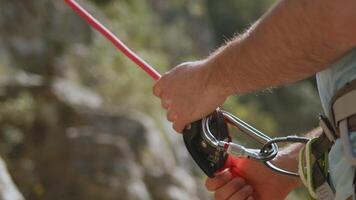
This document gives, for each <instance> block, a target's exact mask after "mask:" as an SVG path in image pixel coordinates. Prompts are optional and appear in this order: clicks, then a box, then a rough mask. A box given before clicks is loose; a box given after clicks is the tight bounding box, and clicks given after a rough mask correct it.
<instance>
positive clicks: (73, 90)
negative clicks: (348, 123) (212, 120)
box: [0, 0, 321, 200]
mask: <svg viewBox="0 0 356 200" xmlns="http://www.w3.org/2000/svg"><path fill="white" fill-rule="evenodd" d="M80 2H81V3H82V4H83V5H84V7H86V8H87V9H89V10H90V12H91V13H93V14H94V15H95V16H97V17H98V18H99V19H100V20H101V21H103V22H104V23H105V24H106V25H108V26H109V27H110V29H111V30H113V32H115V33H116V34H117V35H118V36H119V37H120V38H121V39H122V40H123V41H125V43H127V44H128V45H129V46H130V47H131V48H132V49H134V50H135V51H136V52H137V53H138V54H139V55H140V56H142V57H143V58H144V59H145V60H146V61H147V62H148V63H150V64H151V65H152V66H154V67H155V68H156V69H157V70H158V71H160V72H161V73H164V72H165V71H167V70H169V69H170V68H172V67H174V66H175V65H177V64H179V63H181V62H183V61H190V60H196V59H202V58H204V57H206V56H208V55H209V54H210V53H211V52H212V51H214V49H216V48H218V47H219V46H221V45H222V44H223V43H224V42H225V41H227V40H229V39H231V38H232V37H233V36H234V35H236V34H238V33H239V32H240V33H241V32H243V31H244V30H245V29H246V28H247V27H249V26H250V25H251V24H252V23H253V22H254V21H255V20H256V19H258V18H259V17H260V16H261V15H262V14H263V13H264V12H265V11H266V10H267V9H268V8H269V7H270V5H271V4H272V3H273V0H222V1H217V0H194V1H191V0H169V1H167V0H91V1H89V0H82V1H80ZM152 85H153V81H152V80H151V79H150V78H149V77H148V76H147V75H146V74H145V73H143V72H142V71H141V70H140V69H138V68H137V67H136V66H135V65H134V64H132V63H131V62H130V61H129V60H128V59H126V58H125V57H124V56H122V55H121V54H120V53H119V52H118V51H116V49H115V48H114V47H112V45H111V44H110V43H108V42H107V41H106V40H105V39H104V38H103V37H102V36H100V35H99V34H97V33H96V32H94V31H93V30H92V29H90V28H89V27H88V26H87V25H86V24H85V23H84V22H83V21H82V20H81V19H80V18H78V17H77V15H76V14H75V13H73V12H72V11H71V10H70V9H69V8H68V7H67V6H66V5H65V4H64V3H63V1H60V0H56V1H53V0H34V1H9V0H0V153H1V157H2V159H3V160H4V162H5V163H6V165H7V170H8V172H9V173H10V175H11V178H12V180H13V182H14V184H15V185H16V187H17V189H18V191H19V192H17V191H16V188H15V187H14V185H13V184H12V183H11V181H10V180H9V179H8V175H7V170H6V168H5V166H2V165H0V171H1V172H0V188H5V189H1V190H0V193H2V194H1V195H2V197H3V199H6V200H17V199H22V198H24V199H28V200H37V199H38V200H40V199H45V200H97V199H103V200H114V199H120V200H188V199H189V200H205V199H212V194H211V193H208V192H207V191H206V190H205V188H204V179H205V177H204V175H203V173H202V172H201V171H200V169H198V168H197V166H196V165H195V164H194V163H193V161H192V159H191V158H190V156H189V155H188V152H187V151H186V149H185V147H184V144H183V142H182V138H181V136H180V135H178V134H175V133H174V131H173V130H172V129H171V127H170V124H169V123H168V122H167V121H166V120H165V113H164V111H163V110H162V108H161V107H160V104H159V101H158V99H156V98H154V97H153V95H152V94H151V90H152V89H151V87H152ZM224 107H225V109H226V110H228V111H230V112H232V113H234V114H235V115H237V116H239V117H240V118H242V119H243V120H245V121H247V122H248V123H250V124H252V125H254V126H255V127H257V128H258V129H260V130H262V131H263V132H266V133H267V134H269V135H271V136H281V135H287V134H301V133H303V132H306V131H308V130H310V129H312V128H313V127H315V126H316V124H317V113H319V112H321V107H320V103H319V100H318V94H317V89H316V87H315V83H314V78H311V79H309V80H306V81H303V82H299V83H296V84H293V85H290V86H285V87H282V88H276V89H271V90H268V91H262V92H259V93H257V94H246V95H236V96H233V97H231V98H229V99H228V100H227V102H226V104H225V106H224ZM239 142H242V143H243V144H249V141H243V140H239ZM1 166H2V167H1ZM281 187H283V186H281ZM21 196H23V197H21ZM305 198H306V196H305V193H304V191H303V189H299V190H297V191H295V192H293V194H291V195H290V196H289V197H288V199H305Z"/></svg>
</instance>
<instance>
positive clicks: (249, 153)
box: [202, 110, 278, 161]
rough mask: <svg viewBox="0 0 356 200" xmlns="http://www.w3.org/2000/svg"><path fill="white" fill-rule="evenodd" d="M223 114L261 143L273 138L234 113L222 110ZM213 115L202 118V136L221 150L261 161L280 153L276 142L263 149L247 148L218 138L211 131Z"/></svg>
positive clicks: (227, 119)
mask: <svg viewBox="0 0 356 200" xmlns="http://www.w3.org/2000/svg"><path fill="white" fill-rule="evenodd" d="M221 113H222V115H223V116H224V118H225V120H226V121H227V122H229V123H230V124H232V125H234V126H236V127H237V128H239V129H240V130H241V131H242V132H243V133H245V134H246V135H248V136H250V137H251V138H253V139H255V140H256V141H257V142H259V143H260V144H262V145H264V144H266V143H267V142H268V141H269V140H271V138H269V137H268V136H267V135H265V134H263V133H262V132H260V131H258V130H257V129H255V128H253V127H252V126H250V125H249V124H247V123H245V122H243V121H242V120H240V119H239V118H237V117H235V116H234V115H232V114H230V113H228V112H226V111H222V110H221ZM211 118H212V117H211V116H209V117H206V118H204V119H202V130H203V134H202V138H203V139H204V140H205V141H206V142H208V143H209V144H210V145H212V146H214V147H216V148H217V149H219V150H223V151H225V152H227V153H230V154H233V155H235V156H238V157H248V158H253V159H256V160H260V161H268V160H272V159H273V158H274V157H275V156H276V155H277V153H278V147H277V145H275V144H272V145H270V147H268V148H265V149H264V150H263V151H261V150H260V149H250V148H245V147H244V146H242V145H239V144H235V143H232V142H229V141H220V140H217V139H216V138H215V137H214V135H213V134H212V133H211V131H210V128H209V124H210V120H211Z"/></svg>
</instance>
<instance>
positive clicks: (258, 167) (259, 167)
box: [206, 159, 300, 200]
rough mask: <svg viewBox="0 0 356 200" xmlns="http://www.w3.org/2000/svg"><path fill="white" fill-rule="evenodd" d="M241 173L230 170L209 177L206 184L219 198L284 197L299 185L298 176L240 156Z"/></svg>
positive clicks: (267, 199) (266, 199) (277, 199)
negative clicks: (279, 172) (283, 173)
mask: <svg viewBox="0 0 356 200" xmlns="http://www.w3.org/2000/svg"><path fill="white" fill-rule="evenodd" d="M237 162H238V164H237V165H238V166H237V167H238V168H239V170H240V172H239V176H235V177H233V175H232V174H231V173H230V172H229V171H228V170H226V171H223V172H221V173H219V174H217V176H216V177H214V178H208V179H207V180H206V188H207V189H208V190H209V191H212V192H214V197H215V200H246V199H248V200H252V199H256V200H271V199H273V200H283V199H285V198H286V196H287V195H288V194H289V193H290V192H291V191H292V190H293V189H294V188H295V187H297V186H298V185H299V184H300V182H299V179H298V178H294V177H288V176H285V175H279V174H277V173H275V172H273V171H272V170H270V169H269V168H267V167H266V166H265V165H263V164H262V163H260V162H257V161H254V160H248V159H240V160H238V161H237Z"/></svg>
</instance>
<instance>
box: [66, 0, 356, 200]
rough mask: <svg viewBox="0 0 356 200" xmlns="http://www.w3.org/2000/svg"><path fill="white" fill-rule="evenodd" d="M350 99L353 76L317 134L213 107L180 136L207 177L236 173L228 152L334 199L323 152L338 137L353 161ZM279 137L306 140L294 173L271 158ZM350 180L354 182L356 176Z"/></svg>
mask: <svg viewBox="0 0 356 200" xmlns="http://www.w3.org/2000/svg"><path fill="white" fill-rule="evenodd" d="M64 1H65V2H66V3H67V4H68V5H69V6H70V7H71V8H72V9H73V10H74V11H75V12H76V13H78V15H79V16H81V17H82V18H83V19H84V20H85V21H87V23H88V24H90V25H91V26H92V27H93V28H94V29H96V30H97V31H99V32H100V33H101V34H102V35H103V36H104V37H106V38H107V39H108V40H109V41H110V42H111V43H112V44H113V45H114V46H115V47H116V48H117V49H118V50H120V51H121V52H122V53H123V54H125V55H126V56H127V57H128V58H129V59H130V60H131V61H133V62H134V63H136V64H137V65H138V66H139V67H140V68H141V69H143V70H144V71H145V72H146V73H147V74H148V75H149V76H150V77H151V78H152V79H154V80H158V79H159V78H160V77H161V75H160V74H159V73H158V72H157V71H156V70H154V68H152V67H151V66H150V65H149V64H148V63H146V62H145V61H144V60H142V59H141V58H140V57H139V56H137V55H136V54H135V53H134V52H133V51H131V50H130V49H129V48H128V47H127V46H126V45H125V44H124V43H123V42H122V41H121V40H120V39H119V38H117V37H116V36H115V35H114V34H113V33H112V32H110V31H109V30H108V29H107V28H106V27H105V26H103V25H102V24H101V23H100V22H99V21H97V20H96V19H95V18H94V17H93V16H92V15H90V14H89V13H88V12H87V11H86V10H85V9H84V8H82V7H81V6H80V5H79V4H78V3H77V2H76V1H75V0H64ZM355 102H356V81H353V82H352V83H350V84H348V85H347V86H346V87H344V88H343V89H341V90H340V92H338V94H337V95H335V97H334V98H333V104H332V109H331V114H332V117H331V118H332V120H331V123H330V122H329V121H328V120H327V119H326V118H325V117H323V116H321V117H320V127H322V129H323V134H322V135H321V136H320V137H318V138H313V139H309V138H306V137H299V136H287V137H278V138H273V139H272V138H270V137H268V136H267V135H266V134H264V133H262V132H260V131H258V130H257V129H255V128H253V127H252V126H251V125H249V124H247V123H246V122H244V121H242V120H240V119H239V118H237V117H236V116H234V115H232V114H231V113H228V112H226V111H223V110H221V109H217V110H215V112H213V113H212V114H211V115H209V116H207V117H205V118H203V119H201V120H198V121H196V122H194V123H192V124H191V125H189V126H188V127H187V128H186V129H185V130H184V133H183V139H184V143H185V145H186V147H187V149H188V151H189V153H190V154H191V156H192V157H193V159H194V160H195V162H196V163H197V165H198V166H199V167H200V168H201V169H202V170H203V172H204V173H205V174H206V175H207V176H209V177H214V175H215V174H216V172H219V171H221V170H224V169H226V168H230V170H231V169H232V170H233V171H232V173H233V174H238V171H237V170H238V169H237V168H236V167H234V166H233V164H232V162H233V161H232V159H233V157H232V156H235V157H245V158H250V159H254V160H258V161H260V162H263V163H265V165H266V166H267V167H269V168H270V169H272V170H274V171H276V172H278V173H281V174H284V175H290V176H296V177H298V176H300V178H301V180H302V182H303V183H304V185H305V186H306V187H307V188H308V191H309V192H310V194H311V196H312V197H313V198H317V199H322V200H329V199H330V200H332V199H334V189H333V188H332V186H331V185H330V184H329V181H328V180H329V177H328V160H327V158H328V152H329V151H330V149H331V146H332V145H333V144H334V142H335V140H336V139H337V138H339V137H341V140H342V141H343V143H344V146H345V149H346V151H347V156H348V159H349V160H350V161H351V162H352V163H353V164H354V165H356V152H354V151H353V146H352V141H353V140H356V135H355V136H350V135H349V132H351V131H356V106H355ZM228 125H232V126H233V127H236V128H237V129H239V130H240V132H241V133H243V134H246V135H247V136H249V137H250V138H252V139H253V140H255V141H257V142H258V143H259V144H260V145H261V146H262V147H261V148H260V149H252V148H246V147H244V146H242V145H240V144H237V143H234V142H233V141H232V138H231V136H230V134H229V129H228ZM281 142H283V143H285V142H287V143H304V144H306V145H305V147H304V148H302V149H301V151H300V154H299V165H298V173H296V172H291V171H288V170H284V169H281V168H279V167H277V166H275V165H274V164H273V163H272V162H271V161H272V160H273V158H275V156H276V155H277V154H278V145H277V144H278V143H281ZM354 143H356V142H354ZM354 180H355V181H354V183H355V185H356V176H355V179H354ZM354 199H355V197H354Z"/></svg>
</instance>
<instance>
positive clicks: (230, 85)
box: [154, 0, 356, 132]
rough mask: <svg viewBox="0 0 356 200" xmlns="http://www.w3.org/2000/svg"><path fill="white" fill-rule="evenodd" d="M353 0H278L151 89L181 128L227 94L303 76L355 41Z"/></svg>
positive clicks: (208, 111) (210, 110)
mask: <svg viewBox="0 0 356 200" xmlns="http://www.w3.org/2000/svg"><path fill="white" fill-rule="evenodd" d="M355 10H356V1H355V0H338V1H335V0H281V1H279V2H278V3H277V4H276V6H275V7H274V8H272V9H271V10H270V11H269V12H268V13H267V14H266V15H264V16H263V17H262V19H260V20H259V21H258V22H257V23H256V24H254V26H252V27H251V28H250V29H249V30H248V31H247V32H246V33H244V34H242V35H241V36H239V37H237V38H235V39H233V40H232V41H231V42H229V43H228V44H227V45H225V46H224V47H222V48H220V49H219V50H218V51H217V52H215V53H214V54H213V55H212V56H210V57H209V58H207V59H205V60H202V61H196V62H191V63H184V64H182V65H180V66H178V67H176V68H174V69H173V70H171V71H170V72H168V73H167V74H165V75H164V76H163V77H162V78H161V79H160V80H159V81H158V82H157V83H156V85H155V87H154V94H155V95H156V96H158V97H160V98H161V101H162V106H163V107H164V108H166V109H167V111H168V114H167V119H168V120H170V121H171V122H173V128H174V129H175V130H176V131H177V132H181V131H182V130H183V128H184V126H185V125H187V124H188V123H191V122H193V121H195V120H198V119H200V118H202V117H204V116H206V115H208V114H210V113H211V112H212V111H213V110H214V109H215V108H216V107H218V106H220V105H221V104H223V102H224V101H225V99H226V98H227V96H229V95H231V94H235V93H244V92H252V91H256V90H261V89H265V88H268V87H273V86H277V85H283V84H287V83H291V82H295V81H297V80H300V79H304V78H306V77H308V76H311V75H313V74H315V73H316V72H318V71H321V70H323V69H324V68H326V67H327V66H328V64H330V63H331V62H333V61H334V60H336V59H337V58H339V57H341V56H342V55H344V54H346V53H347V52H348V51H349V50H351V49H352V48H353V47H354V46H355V45H356V24H355V19H356V12H355Z"/></svg>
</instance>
